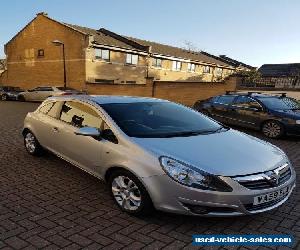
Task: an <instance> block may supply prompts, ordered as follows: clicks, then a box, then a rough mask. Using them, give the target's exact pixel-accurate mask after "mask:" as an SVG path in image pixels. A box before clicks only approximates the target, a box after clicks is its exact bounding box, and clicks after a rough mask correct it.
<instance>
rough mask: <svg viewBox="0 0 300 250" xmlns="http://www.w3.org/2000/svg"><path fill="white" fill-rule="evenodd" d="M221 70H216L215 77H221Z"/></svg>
mask: <svg viewBox="0 0 300 250" xmlns="http://www.w3.org/2000/svg"><path fill="white" fill-rule="evenodd" d="M222 73H223V69H221V68H216V76H222Z"/></svg>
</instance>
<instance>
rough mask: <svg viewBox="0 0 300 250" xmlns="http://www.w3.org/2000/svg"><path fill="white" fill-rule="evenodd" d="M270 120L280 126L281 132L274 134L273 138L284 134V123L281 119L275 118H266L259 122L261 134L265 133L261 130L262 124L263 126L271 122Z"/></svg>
mask: <svg viewBox="0 0 300 250" xmlns="http://www.w3.org/2000/svg"><path fill="white" fill-rule="evenodd" d="M271 122H274V123H276V124H278V125H279V126H280V127H281V133H280V134H279V135H278V136H275V137H274V138H280V137H282V136H284V134H285V130H286V128H285V125H284V124H283V123H282V122H281V121H278V120H276V119H268V120H265V121H263V122H262V123H261V125H260V131H261V132H262V133H263V134H265V133H264V131H263V129H264V126H265V125H266V124H267V123H271ZM265 135H266V134H265ZM267 136H268V135H267ZM268 137H270V136H268ZM271 138H273V137H271Z"/></svg>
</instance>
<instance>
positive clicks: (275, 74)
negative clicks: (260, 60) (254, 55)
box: [255, 63, 300, 88]
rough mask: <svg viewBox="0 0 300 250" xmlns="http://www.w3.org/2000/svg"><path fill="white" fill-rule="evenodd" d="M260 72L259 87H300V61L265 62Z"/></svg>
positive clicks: (257, 82)
mask: <svg viewBox="0 0 300 250" xmlns="http://www.w3.org/2000/svg"><path fill="white" fill-rule="evenodd" d="M258 72H259V73H260V74H261V77H260V78H259V79H257V80H256V82H255V84H256V86H258V87H275V88H300V63H285V64H264V65H262V66H261V67H260V68H259V69H258Z"/></svg>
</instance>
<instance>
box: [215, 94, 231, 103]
mask: <svg viewBox="0 0 300 250" xmlns="http://www.w3.org/2000/svg"><path fill="white" fill-rule="evenodd" d="M234 98H235V96H229V95H223V96H220V97H219V99H218V101H217V102H218V103H221V104H232V102H233V100H234Z"/></svg>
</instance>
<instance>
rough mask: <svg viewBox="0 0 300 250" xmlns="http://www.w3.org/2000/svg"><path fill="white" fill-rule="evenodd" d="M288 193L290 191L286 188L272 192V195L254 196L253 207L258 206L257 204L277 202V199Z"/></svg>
mask: <svg viewBox="0 0 300 250" xmlns="http://www.w3.org/2000/svg"><path fill="white" fill-rule="evenodd" d="M289 191H290V187H289V186H287V187H285V188H283V189H279V190H277V191H274V192H272V193H268V194H263V195H260V196H255V197H254V202H253V205H259V204H262V203H266V202H270V201H274V200H278V199H280V198H282V197H284V196H286V195H287V194H288V193H289Z"/></svg>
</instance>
